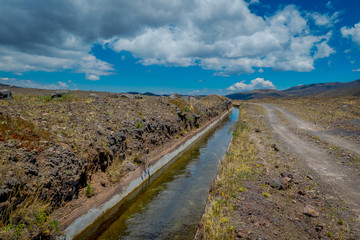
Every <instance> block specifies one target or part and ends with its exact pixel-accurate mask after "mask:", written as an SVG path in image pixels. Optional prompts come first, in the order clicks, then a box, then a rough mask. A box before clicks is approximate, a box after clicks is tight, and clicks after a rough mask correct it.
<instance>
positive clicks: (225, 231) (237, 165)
mask: <svg viewBox="0 0 360 240" xmlns="http://www.w3.org/2000/svg"><path fill="white" fill-rule="evenodd" d="M240 109H241V116H242V119H243V117H244V114H245V112H244V106H243V105H242V106H241V107H240ZM248 131H249V129H248V127H247V126H246V124H245V123H244V122H242V120H239V121H238V122H237V123H236V124H235V127H234V131H233V140H232V143H231V145H230V148H229V150H228V153H227V155H226V156H225V158H224V159H223V161H222V162H221V169H220V171H219V174H218V178H217V181H216V183H215V191H214V192H213V193H211V194H210V196H209V204H208V207H207V208H206V210H205V214H204V217H203V220H202V222H203V224H204V232H203V234H204V239H233V238H234V237H235V236H234V231H233V230H234V226H232V224H231V223H229V221H228V220H227V221H223V219H228V218H231V215H232V212H233V210H234V201H235V199H236V198H237V197H238V196H241V194H242V193H243V192H245V188H244V187H242V182H243V181H244V180H245V179H251V178H252V176H253V175H254V174H256V173H257V172H258V171H259V168H258V167H257V165H256V164H255V162H254V158H255V155H256V152H257V150H256V148H254V145H253V144H251V142H250V139H249V135H248Z"/></svg>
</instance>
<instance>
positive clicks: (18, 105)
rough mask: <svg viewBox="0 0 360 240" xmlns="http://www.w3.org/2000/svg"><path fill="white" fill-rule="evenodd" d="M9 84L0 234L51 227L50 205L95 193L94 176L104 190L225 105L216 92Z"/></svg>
mask: <svg viewBox="0 0 360 240" xmlns="http://www.w3.org/2000/svg"><path fill="white" fill-rule="evenodd" d="M11 91H12V97H13V100H11V99H8V100H0V212H1V218H0V228H1V232H0V239H1V238H5V239H6V238H7V237H12V238H20V239H21V238H24V239H26V238H34V237H36V236H42V237H43V238H42V239H44V237H45V236H51V235H54V234H56V232H59V229H60V223H59V222H58V220H56V219H55V220H54V219H52V218H51V217H50V215H51V212H53V210H55V209H57V211H58V209H61V208H63V207H64V206H66V205H68V204H69V203H71V202H72V201H75V200H76V199H78V198H79V195H84V196H87V197H88V198H91V196H92V195H94V194H95V195H96V194H97V191H96V189H97V188H96V187H94V185H92V184H94V182H96V184H98V185H99V186H101V188H102V191H106V187H107V186H111V185H112V184H115V183H117V182H119V181H121V179H123V178H124V177H125V176H126V175H127V173H129V172H131V171H134V170H135V169H136V168H141V167H143V166H145V165H146V163H147V160H148V158H149V157H151V156H154V155H156V153H157V152H159V151H160V150H161V149H163V148H164V146H166V144H169V143H171V142H172V141H175V140H179V139H181V138H184V137H186V136H187V135H188V133H189V132H191V131H192V130H193V129H196V128H199V127H200V126H202V125H204V124H206V123H207V122H208V121H210V120H211V119H213V118H214V117H216V116H218V115H220V114H221V113H223V112H224V111H226V110H227V109H229V108H230V107H231V102H230V101H229V100H228V99H226V98H223V97H220V96H208V97H205V98H201V99H195V98H181V97H179V96H172V97H150V96H140V95H129V94H125V95H124V94H109V93H95V92H81V91H76V92H61V93H54V92H52V91H46V90H31V89H28V90H27V89H11ZM85 200H86V199H85ZM58 212H59V211H58ZM60 212H61V211H60Z"/></svg>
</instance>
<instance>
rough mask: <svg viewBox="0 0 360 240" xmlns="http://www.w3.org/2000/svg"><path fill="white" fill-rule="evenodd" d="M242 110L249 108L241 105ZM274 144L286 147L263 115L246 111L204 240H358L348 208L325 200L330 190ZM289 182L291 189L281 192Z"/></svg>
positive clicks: (209, 210)
mask: <svg viewBox="0 0 360 240" xmlns="http://www.w3.org/2000/svg"><path fill="white" fill-rule="evenodd" d="M238 105H239V106H240V108H243V106H244V105H243V103H241V102H239V103H238ZM275 143H276V144H278V145H282V144H283V143H282V142H281V141H280V140H279V139H277V138H276V136H275V135H274V134H273V132H272V130H271V129H270V128H269V127H268V125H267V123H266V122H265V112H264V110H263V109H262V108H261V107H259V106H256V105H246V108H244V109H242V111H241V118H240V120H239V121H238V123H237V124H236V126H235V129H234V133H233V139H232V142H231V145H230V147H229V149H228V153H227V155H226V157H225V158H224V160H223V161H222V163H221V170H220V171H219V175H218V177H217V180H216V183H215V184H214V186H213V188H212V189H211V192H210V196H209V202H208V204H207V207H206V210H205V213H204V215H203V219H202V224H203V225H202V227H201V228H200V229H201V233H200V236H201V237H200V238H201V239H237V238H243V239H257V238H263V237H266V238H269V239H302V238H306V239H315V238H331V239H350V238H351V237H352V238H354V236H358V235H359V231H358V230H356V229H358V224H355V225H352V226H350V224H348V223H349V222H351V223H354V221H352V220H351V219H353V220H354V219H355V218H354V217H353V216H354V215H353V213H351V211H349V210H348V208H346V207H345V206H344V205H343V204H344V202H342V201H335V200H331V201H329V200H328V199H327V197H326V195H327V194H328V192H327V191H328V190H329V189H328V188H327V187H326V186H324V185H323V184H319V183H318V182H316V181H315V180H314V179H313V177H309V176H310V175H312V174H310V173H309V172H308V170H307V168H303V166H302V165H301V163H299V162H298V160H297V159H296V158H294V157H293V156H291V155H290V154H289V153H286V152H283V151H282V150H280V151H275V150H274V148H272V147H271V146H272V145H274V144H275ZM238 153H241V154H238ZM234 157H235V158H234ZM237 169H241V171H239V172H237ZM236 173H238V174H236ZM289 173H290V175H288V174H289ZM234 175H235V176H236V178H234ZM280 176H291V178H288V177H285V178H284V177H280ZM292 178H293V180H292ZM277 180H280V182H277ZM285 180H286V181H290V184H289V185H282V187H279V186H280V185H281V184H284V182H285ZM294 180H295V181H296V184H294V183H293V181H294ZM278 184H280V185H278ZM235 186H236V187H235ZM305 205H311V206H316V207H315V208H314V210H311V211H314V214H315V215H316V214H317V213H316V211H320V213H321V214H320V216H317V217H309V215H306V214H305V213H304V212H303V209H304V206H305ZM310 214H312V213H310ZM224 219H226V221H224ZM355 238H356V237H355Z"/></svg>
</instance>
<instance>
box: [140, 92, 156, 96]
mask: <svg viewBox="0 0 360 240" xmlns="http://www.w3.org/2000/svg"><path fill="white" fill-rule="evenodd" d="M142 95H145V96H160V95H158V94H155V93H152V92H145V93H143V94H142Z"/></svg>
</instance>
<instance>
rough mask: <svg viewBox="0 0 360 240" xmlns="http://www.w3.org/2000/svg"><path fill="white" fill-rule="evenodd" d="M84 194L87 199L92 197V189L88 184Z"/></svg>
mask: <svg viewBox="0 0 360 240" xmlns="http://www.w3.org/2000/svg"><path fill="white" fill-rule="evenodd" d="M85 194H86V196H87V197H88V198H90V197H92V195H94V188H92V187H91V186H90V184H88V185H87V186H86V192H85Z"/></svg>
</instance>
